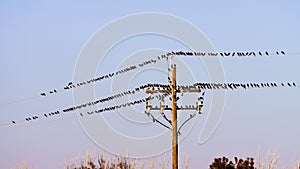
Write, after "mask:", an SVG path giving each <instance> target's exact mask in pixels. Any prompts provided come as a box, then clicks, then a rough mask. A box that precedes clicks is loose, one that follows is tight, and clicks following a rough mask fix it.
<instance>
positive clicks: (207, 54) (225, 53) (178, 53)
mask: <svg viewBox="0 0 300 169" xmlns="http://www.w3.org/2000/svg"><path fill="white" fill-rule="evenodd" d="M269 55H285V52H284V51H276V52H275V53H270V52H268V51H265V52H261V51H259V52H253V51H251V52H183V51H179V52H173V51H172V52H169V53H167V56H222V57H229V56H231V57H236V56H237V57H247V56H269Z"/></svg>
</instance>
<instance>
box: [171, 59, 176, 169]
mask: <svg viewBox="0 0 300 169" xmlns="http://www.w3.org/2000/svg"><path fill="white" fill-rule="evenodd" d="M170 69H171V70H170V71H171V95H172V96H171V98H172V99H171V101H172V168H173V169H178V133H177V101H176V99H177V96H176V93H177V91H176V65H171V68H170Z"/></svg>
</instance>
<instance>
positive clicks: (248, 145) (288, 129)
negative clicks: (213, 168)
mask: <svg viewBox="0 0 300 169" xmlns="http://www.w3.org/2000/svg"><path fill="white" fill-rule="evenodd" d="M299 7H300V4H299V2H298V1H294V0H291V1H269V0H267V1H258V0H254V1H243V2H242V1H231V0H230V1H224V2H220V1H209V2H204V1H185V2H182V1H172V2H171V1H164V2H161V1H157V0H154V1H151V2H141V1H131V2H124V1H117V2H116V1H115V2H113V1H110V2H100V1H89V2H81V1H77V0H76V1H64V2H60V1H40V2H37V1H26V2H25V1H24V2H23V1H15V0H13V1H1V2H0V25H1V27H0V37H1V38H0V77H1V86H0V92H1V95H0V138H1V139H0V150H1V151H0V168H9V167H10V166H15V165H16V164H17V163H20V162H22V161H27V162H28V164H29V165H30V166H31V167H34V168H49V169H50V168H51V169H52V168H63V167H64V164H65V161H72V160H74V159H79V158H80V157H82V156H84V155H85V154H86V152H87V151H89V152H92V153H95V154H97V155H98V154H102V153H104V154H106V155H107V156H110V155H112V156H113V153H116V154H121V153H122V152H111V151H108V150H107V147H103V146H102V147H101V146H99V144H97V141H95V140H97V139H98V140H99V139H100V140H101V139H105V138H109V137H110V135H111V133H106V132H103V133H101V134H100V135H97V136H95V137H97V138H90V137H91V135H92V134H91V133H89V131H91V130H92V132H93V131H96V133H97V131H98V130H97V128H96V127H99V126H98V125H100V126H101V124H96V123H97V122H98V121H97V119H98V120H99V116H96V115H95V116H90V117H88V118H87V119H88V120H87V121H85V120H84V118H81V117H78V118H77V116H76V115H75V114H74V113H73V114H72V113H70V114H64V115H59V116H55V117H51V118H47V119H46V118H42V119H38V120H35V121H31V122H26V120H25V118H26V117H29V116H33V115H38V116H39V117H42V116H43V115H44V113H49V112H52V111H55V110H61V109H64V108H66V107H69V106H72V105H74V104H75V103H74V101H76V99H74V97H75V95H76V93H74V92H75V91H71V90H68V91H64V90H63V87H64V86H66V85H67V84H68V83H69V82H71V81H72V80H73V78H74V77H76V75H75V73H78V72H77V70H78V69H77V68H78V66H79V65H80V64H79V63H80V61H81V60H80V58H82V55H83V53H84V52H83V51H85V47H88V45H89V43H88V42H89V40H92V39H93V37H95V36H96V35H98V34H97V32H101V30H103V29H105V28H106V27H107V26H109V25H110V24H111V23H113V21H118V20H119V19H120V18H126V17H130V16H132V15H136V14H143V13H161V14H165V15H169V16H173V17H177V18H179V20H183V21H185V22H186V23H190V25H193V26H194V27H195V28H196V29H198V30H199V31H200V32H201V33H202V34H203V35H204V37H205V38H206V39H207V43H208V44H210V45H211V46H213V48H214V50H215V51H218V52H227V51H231V52H234V51H245V52H247V51H257V52H258V51H269V52H271V53H272V52H273V53H274V52H275V51H281V50H283V51H285V52H286V53H287V54H286V55H280V56H276V55H275V56H268V57H267V56H264V57H247V58H238V57H233V58H220V59H219V62H221V65H222V69H223V73H224V75H225V79H226V82H236V83H248V82H259V83H260V82H278V83H281V82H285V83H286V82H295V83H297V84H299V82H300V78H299V76H298V74H297V73H298V72H299V70H300V69H299V66H298V63H300V58H299V52H300V47H299V45H298V44H299V41H300V40H299V39H300V33H299V30H300V24H299V21H298V20H299V17H300V10H299ZM146 22H147V23H148V22H150V24H151V22H153V23H155V21H143V22H142V23H135V24H137V25H134V24H128V25H124V27H119V28H118V29H117V33H118V31H119V32H123V31H124V32H125V31H126V30H133V29H134V27H138V25H139V24H145V23H146ZM180 26H181V25H178V26H177V25H176V26H174V30H180V29H179V28H180ZM162 27H163V26H162ZM164 31H166V32H168V31H170V32H172V31H173V30H164ZM181 31H182V33H183V34H185V35H189V32H187V31H186V30H180V32H181ZM117 33H116V34H108V35H111V36H114V35H117ZM191 34H192V32H191ZM99 38H100V40H101V42H103V43H101V44H97V45H96V46H95V47H96V49H99V50H100V49H104V48H105V47H106V46H107V44H109V43H111V40H112V39H113V38H110V37H109V36H108V38H107V37H106V39H105V38H102V37H101V36H99ZM101 38H102V39H101ZM205 38H204V39H205ZM106 50H108V49H106ZM180 50H183V51H187V50H189V47H188V46H187V45H186V44H184V43H182V42H180V41H179V40H178V39H177V40H176V39H174V38H170V37H167V36H163V35H155V34H140V35H137V36H133V37H128V38H124V39H122V40H120V41H119V42H118V43H116V44H114V46H113V47H111V48H110V49H109V50H108V52H107V53H106V54H105V56H99V57H103V59H102V60H101V63H97V62H93V60H89V61H90V64H93V65H95V66H97V70H95V76H97V75H102V74H106V73H110V72H113V71H116V70H118V69H119V68H122V67H124V66H126V65H128V64H137V63H136V62H138V63H140V61H143V60H147V59H151V56H149V55H150V54H156V55H159V54H160V53H166V52H168V51H180ZM147 51H150V52H147ZM291 53H298V54H291ZM95 55H96V56H97V54H95ZM99 55H100V54H99ZM156 55H155V56H156ZM155 56H153V57H155ZM195 60H197V59H196V58H182V59H177V58H175V59H174V62H175V63H176V62H178V70H177V71H178V83H180V82H184V79H183V78H182V75H184V73H183V72H184V70H189V71H190V72H192V73H193V76H194V78H195V79H196V80H195V81H197V82H201V81H204V82H207V81H209V82H213V81H211V79H213V77H209V73H208V71H207V69H206V67H205V66H204V63H203V62H201V61H199V60H197V61H195ZM180 61H182V62H184V63H185V66H186V67H183V66H180V65H181V64H179V62H180ZM211 61H215V60H211ZM88 63H89V62H88ZM158 65H159V67H158V68H157V67H151V66H149V67H148V68H147V67H145V68H141V69H139V70H137V71H135V72H134V73H133V74H132V78H131V79H129V80H130V81H129V82H128V85H127V84H125V83H124V84H125V85H122V84H123V81H122V78H123V80H128V79H126V78H124V77H122V76H121V75H120V76H116V77H115V78H114V79H113V80H107V81H104V82H103V83H102V82H99V83H95V84H94V89H93V90H94V94H95V98H103V97H105V96H110V95H112V94H115V92H116V91H124V90H128V89H132V88H134V87H138V86H140V85H142V84H147V83H167V78H166V77H167V73H166V71H165V70H166V69H167V66H168V64H167V62H163V63H158ZM89 66H90V65H88V66H87V65H86V68H87V69H88V68H89ZM212 69H217V68H212ZM80 75H82V76H83V77H85V73H84V72H83V73H81V74H80ZM88 77H89V76H88ZM89 78H90V77H89ZM87 79H88V78H87ZM120 79H121V80H120ZM114 80H115V81H116V82H114ZM118 80H119V81H118ZM126 82H127V81H126ZM53 89H57V90H59V92H58V93H57V94H53V95H48V93H47V96H46V97H42V96H41V95H40V93H41V92H48V91H50V90H53ZM145 96H147V95H146V94H145V93H139V94H138V95H137V96H132V97H131V98H130V99H132V100H134V99H137V98H142V97H145ZM196 96H197V95H196ZM225 96H226V99H225V102H224V104H223V105H224V109H223V111H222V112H220V114H222V116H221V119H220V122H219V123H218V126H217V128H216V130H215V132H214V133H213V134H212V135H211V137H210V138H209V139H208V140H207V141H206V142H204V143H201V144H200V143H199V136H200V133H201V131H202V129H203V127H204V123H205V122H206V120H207V118H208V115H209V113H210V112H211V110H212V107H214V106H219V105H214V104H212V100H213V93H212V92H211V91H207V93H206V95H205V105H204V109H203V114H202V115H198V116H197V118H196V119H195V120H193V121H192V122H191V125H190V126H189V129H190V130H188V129H185V130H184V132H185V133H186V134H185V135H184V138H182V141H181V142H180V145H179V152H180V157H181V158H180V160H182V159H183V156H185V157H187V158H190V160H191V163H190V168H208V166H209V164H210V163H211V162H212V161H213V159H214V158H215V157H222V156H227V157H228V158H229V159H233V157H234V156H238V157H241V158H246V157H254V158H255V159H256V160H258V158H257V156H258V154H260V158H261V161H265V160H267V159H268V157H269V155H270V154H272V153H275V154H278V155H280V161H279V166H280V167H281V168H282V167H283V166H287V167H288V168H292V167H295V166H296V164H297V163H296V157H297V155H300V145H299V140H300V136H299V132H300V126H299V123H298V121H299V119H300V114H299V111H300V105H299V103H298V100H299V99H300V91H299V88H298V87H296V88H264V89H247V90H233V91H230V90H228V91H226V93H225ZM190 98H194V96H191V97H190ZM195 99H196V97H195ZM119 101H122V100H119ZM194 102H196V100H195V101H194ZM191 104H194V103H191ZM105 106H106V104H105ZM144 106H145V105H139V106H136V109H135V113H136V112H138V111H140V112H141V114H134V113H132V114H130V110H129V114H130V115H128V114H127V115H126V113H127V112H128V110H126V111H125V110H124V112H122V110H120V111H119V112H117V111H111V112H107V113H103V116H104V117H105V119H106V123H108V124H109V125H110V126H111V127H112V128H113V129H114V131H115V132H116V131H117V132H119V133H122V134H123V135H125V136H128V137H130V138H142V139H143V138H144V139H147V140H148V141H150V143H149V144H150V145H146V146H145V147H147V148H145V147H144V150H145V151H146V150H153V152H155V151H154V150H157V149H160V148H161V149H160V150H161V151H160V154H164V153H165V154H167V157H168V158H170V156H169V155H170V154H171V152H170V151H167V150H165V149H164V146H165V145H169V144H171V140H170V139H168V138H167V139H164V141H166V142H163V143H157V142H155V141H154V140H153V144H151V141H152V140H151V138H152V137H153V136H156V135H160V134H161V135H163V134H166V135H168V134H170V132H169V131H168V130H166V129H165V128H163V127H161V126H159V125H157V124H154V123H152V122H151V120H149V119H148V121H147V120H145V119H147V118H146V115H145V114H144V113H143V111H144ZM100 107H101V106H100ZM166 114H167V113H166ZM186 115H189V114H186ZM142 116H143V117H144V116H145V118H142V119H143V120H145V121H143V122H136V121H134V120H136V119H134V120H130V118H136V117H142ZM183 116H184V115H183ZM128 118H129V120H128ZM82 119H83V120H82ZM183 119H184V117H183ZM12 120H14V121H16V124H12V122H11V121H12ZM85 122H88V124H92V125H91V126H86V127H87V128H89V129H87V128H85V127H84V126H85V125H84V123H85ZM90 122H91V123H90ZM93 129H95V130H93ZM99 133H100V132H99ZM94 134H95V133H94ZM137 140H138V139H137ZM108 141H109V142H111V145H112V146H113V147H114V146H115V147H118V148H119V149H124V150H125V149H126V148H128V147H126V145H125V144H124V142H122V140H118V139H116V140H108ZM138 150H141V151H143V147H142V148H140V147H136V149H132V150H131V149H130V147H129V149H128V151H129V152H128V153H129V154H130V151H132V152H136V151H138ZM153 152H150V151H149V152H148V153H150V154H148V155H149V156H151V153H153ZM146 153H147V151H146ZM155 155H156V154H155ZM155 157H157V156H155ZM161 158H162V156H158V160H159V159H161ZM143 159H146V160H149V159H148V158H143ZM180 164H182V162H181V163H180Z"/></svg>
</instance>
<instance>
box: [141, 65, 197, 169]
mask: <svg viewBox="0 0 300 169" xmlns="http://www.w3.org/2000/svg"><path fill="white" fill-rule="evenodd" d="M170 72H171V78H170V88H169V89H162V90H161V89H158V90H154V89H152V90H150V89H148V90H146V93H147V94H150V93H170V94H171V102H172V106H171V109H170V108H168V107H163V108H161V107H160V108H152V105H151V104H150V103H149V104H147V105H146V109H147V111H149V112H148V113H150V110H162V109H164V110H171V112H172V121H171V124H172V169H178V130H177V110H197V111H198V113H199V114H201V109H202V106H203V100H200V101H198V103H197V105H196V107H197V108H195V107H180V108H179V107H178V106H177V93H192V92H197V93H199V92H201V89H200V88H197V89H180V90H177V86H176V65H175V64H174V65H171V68H170ZM192 117H194V116H192ZM188 120H189V119H188Z"/></svg>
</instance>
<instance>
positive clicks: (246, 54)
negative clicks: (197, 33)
mask: <svg viewBox="0 0 300 169" xmlns="http://www.w3.org/2000/svg"><path fill="white" fill-rule="evenodd" d="M295 54H300V52H285V51H283V50H280V51H275V52H268V51H264V52H260V51H259V52H254V51H249V52H241V51H238V52H201V51H195V52H191V51H188V52H183V51H176V52H174V51H171V52H168V53H166V54H163V55H160V56H156V57H153V58H152V59H148V60H144V61H141V62H140V63H138V64H133V65H131V66H128V67H126V68H123V69H120V70H117V71H115V72H111V73H107V74H104V75H100V76H98V77H95V78H92V79H89V80H85V81H82V82H78V83H76V84H75V83H73V82H69V83H68V84H67V85H66V86H64V87H62V88H61V89H52V90H49V91H47V92H41V93H40V94H39V96H41V97H46V96H50V95H55V94H58V93H60V92H63V91H66V90H70V89H74V88H78V87H81V86H84V85H89V84H92V83H95V82H100V81H103V80H105V79H110V78H112V77H115V76H117V75H121V74H124V73H127V72H130V71H133V70H136V69H138V68H142V67H144V66H147V65H150V64H156V63H158V62H159V61H162V60H164V59H166V60H167V62H168V65H169V61H170V60H171V59H168V58H169V57H174V56H197V57H207V56H208V57H215V56H216V57H255V56H274V55H278V56H283V55H295ZM37 98H39V97H38V96H37V95H35V96H32V97H28V98H24V99H19V100H15V101H10V102H7V103H1V104H0V106H6V105H11V104H17V103H20V102H26V101H30V100H34V99H37Z"/></svg>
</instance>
